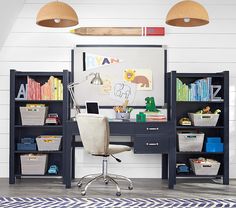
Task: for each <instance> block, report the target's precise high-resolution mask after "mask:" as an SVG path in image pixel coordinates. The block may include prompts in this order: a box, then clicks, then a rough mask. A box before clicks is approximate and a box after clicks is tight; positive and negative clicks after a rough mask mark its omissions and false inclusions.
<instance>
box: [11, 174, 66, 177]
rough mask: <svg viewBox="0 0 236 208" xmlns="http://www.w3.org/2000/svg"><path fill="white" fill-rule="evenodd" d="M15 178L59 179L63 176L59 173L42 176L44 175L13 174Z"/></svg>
mask: <svg viewBox="0 0 236 208" xmlns="http://www.w3.org/2000/svg"><path fill="white" fill-rule="evenodd" d="M15 176H16V177H21V176H22V177H37V178H38V177H61V176H63V175H62V174H61V173H59V174H57V175H52V174H44V175H37V174H27V175H26V174H20V173H17V174H15Z"/></svg>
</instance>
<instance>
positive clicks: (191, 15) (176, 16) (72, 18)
mask: <svg viewBox="0 0 236 208" xmlns="http://www.w3.org/2000/svg"><path fill="white" fill-rule="evenodd" d="M36 23H37V24H38V25H40V26H44V27H56V28H57V27H71V26H75V25H77V24H78V23H79V21H78V16H77V14H76V12H75V10H74V9H73V8H72V7H71V6H70V5H68V4H66V3H64V2H61V1H54V2H50V3H47V4H46V5H44V6H43V7H42V8H41V9H40V10H39V12H38V15H37V19H36ZM208 23H209V17H208V13H207V11H206V9H205V8H204V7H203V6H202V5H201V4H199V3H197V2H195V1H191V0H184V1H181V2H179V3H177V4H175V5H174V6H173V7H172V8H171V9H170V11H169V12H168V14H167V17H166V24H168V25H172V26H176V27H196V26H201V25H206V24H208Z"/></svg>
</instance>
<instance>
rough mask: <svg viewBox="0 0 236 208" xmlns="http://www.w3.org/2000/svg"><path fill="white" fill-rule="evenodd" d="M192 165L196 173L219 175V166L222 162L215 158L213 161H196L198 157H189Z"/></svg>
mask: <svg viewBox="0 0 236 208" xmlns="http://www.w3.org/2000/svg"><path fill="white" fill-rule="evenodd" d="M189 160H190V165H191V168H192V170H193V172H194V173H195V174H196V175H217V174H218V171H219V168H220V162H217V161H215V160H212V162H201V163H199V162H196V161H197V160H196V159H189Z"/></svg>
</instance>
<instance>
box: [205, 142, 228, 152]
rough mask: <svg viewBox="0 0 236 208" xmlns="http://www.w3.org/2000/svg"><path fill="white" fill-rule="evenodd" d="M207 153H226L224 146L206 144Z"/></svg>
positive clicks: (221, 144) (220, 144)
mask: <svg viewBox="0 0 236 208" xmlns="http://www.w3.org/2000/svg"><path fill="white" fill-rule="evenodd" d="M206 152H224V144H223V143H206Z"/></svg>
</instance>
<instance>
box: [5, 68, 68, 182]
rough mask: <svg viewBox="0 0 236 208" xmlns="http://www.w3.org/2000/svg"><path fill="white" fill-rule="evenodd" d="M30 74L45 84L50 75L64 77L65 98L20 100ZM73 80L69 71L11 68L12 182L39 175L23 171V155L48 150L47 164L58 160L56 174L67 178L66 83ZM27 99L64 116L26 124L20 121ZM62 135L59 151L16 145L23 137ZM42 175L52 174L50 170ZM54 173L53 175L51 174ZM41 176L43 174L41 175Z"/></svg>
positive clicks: (61, 78)
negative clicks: (52, 122) (45, 122)
mask: <svg viewBox="0 0 236 208" xmlns="http://www.w3.org/2000/svg"><path fill="white" fill-rule="evenodd" d="M27 76H29V77H31V78H33V79H35V80H36V81H37V82H40V83H41V84H43V83H44V82H46V81H47V80H48V79H49V77H50V76H54V77H57V78H59V79H60V80H62V83H63V100H18V99H16V97H17V93H18V91H19V88H20V85H21V84H26V83H27ZM69 81H70V72H68V71H67V70H64V71H63V72H20V71H16V70H11V71H10V151H9V158H10V159H9V161H10V164H9V183H10V184H14V183H15V180H16V178H21V177H22V176H37V175H23V174H22V173H21V164H20V155H22V154H29V153H33V154H38V153H40V154H48V167H49V166H50V165H52V164H56V165H58V167H59V172H58V174H57V175H55V176H56V177H58V176H60V177H62V178H64V163H63V161H64V157H65V148H64V146H65V138H64V135H65V125H63V124H64V123H65V122H66V120H68V119H69V111H68V109H69V96H68V90H67V85H68V84H69ZM27 103H30V104H32V103H37V104H38V103H41V104H45V105H46V106H48V107H49V113H57V114H58V115H59V117H60V119H61V124H60V125H55V126H53V125H44V126H34V125H32V126H23V125H22V124H21V116H20V110H19V109H20V106H25V105H26V104H27ZM47 134H49V135H52V134H54V135H62V136H63V137H62V141H61V148H60V150H58V151H37V150H36V151H19V150H17V148H16V144H17V142H20V139H21V138H23V137H37V136H39V135H47ZM43 176H47V177H48V176H49V175H48V174H47V173H45V175H43ZM51 176H52V175H50V177H51ZM40 177H42V175H40Z"/></svg>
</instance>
